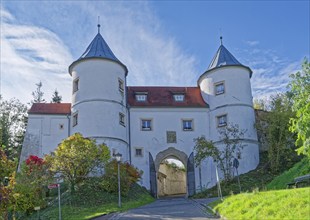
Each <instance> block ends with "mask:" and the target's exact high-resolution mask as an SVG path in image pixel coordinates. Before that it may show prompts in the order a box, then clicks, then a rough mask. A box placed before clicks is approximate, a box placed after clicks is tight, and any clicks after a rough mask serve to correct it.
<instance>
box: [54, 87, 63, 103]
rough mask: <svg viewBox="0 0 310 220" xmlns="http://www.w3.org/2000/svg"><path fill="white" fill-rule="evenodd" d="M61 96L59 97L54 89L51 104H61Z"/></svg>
mask: <svg viewBox="0 0 310 220" xmlns="http://www.w3.org/2000/svg"><path fill="white" fill-rule="evenodd" d="M61 101H62V96H60V95H59V93H58V91H57V89H55V91H54V93H53V96H52V103H61Z"/></svg>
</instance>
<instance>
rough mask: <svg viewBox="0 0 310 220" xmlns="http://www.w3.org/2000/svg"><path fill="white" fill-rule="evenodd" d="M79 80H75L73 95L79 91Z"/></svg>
mask: <svg viewBox="0 0 310 220" xmlns="http://www.w3.org/2000/svg"><path fill="white" fill-rule="evenodd" d="M79 81H80V80H79V78H76V79H75V80H73V93H75V92H76V91H78V90H79Z"/></svg>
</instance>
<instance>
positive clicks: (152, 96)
mask: <svg viewBox="0 0 310 220" xmlns="http://www.w3.org/2000/svg"><path fill="white" fill-rule="evenodd" d="M69 74H70V76H71V77H72V103H71V104H70V103H35V104H33V105H32V107H31V109H30V110H29V112H28V114H29V116H28V125H27V129H26V135H25V139H24V143H23V149H22V155H21V161H23V160H25V158H27V156H29V155H31V154H32V155H38V156H41V157H42V156H43V155H44V154H49V153H51V152H53V151H54V150H55V149H56V147H57V146H58V144H59V143H60V142H61V141H62V140H63V139H65V138H67V137H68V136H70V135H72V134H74V133H76V132H79V133H81V134H83V136H84V137H88V138H94V139H96V141H97V143H98V144H99V143H105V144H106V145H107V146H108V147H109V148H110V150H111V154H114V153H121V154H122V156H123V161H128V162H130V163H131V164H133V165H134V166H135V167H137V168H139V169H140V170H142V171H143V176H142V179H141V181H140V184H141V185H143V186H145V187H146V188H147V189H150V190H151V192H152V193H153V195H155V196H157V192H158V190H157V188H158V186H157V185H158V176H159V167H160V164H161V163H162V162H163V161H164V160H166V159H167V158H175V159H178V160H179V161H181V162H182V163H183V164H184V166H185V170H186V177H185V179H186V184H185V185H186V193H187V195H192V194H194V193H195V191H197V190H200V189H201V188H203V187H211V186H213V185H215V183H216V177H215V167H216V164H215V163H214V162H213V160H212V159H211V158H209V159H206V160H205V161H204V163H203V164H201V166H199V167H196V166H195V164H194V152H193V148H194V145H195V143H194V141H193V139H194V138H197V137H200V136H202V135H204V136H205V137H206V138H207V139H208V140H212V141H213V142H214V143H215V144H216V145H217V146H218V147H222V146H223V143H222V142H221V141H220V139H219V138H220V136H219V133H218V128H221V127H225V126H227V125H228V124H229V123H232V124H238V125H239V127H240V129H246V130H247V132H246V133H245V136H244V137H243V139H242V140H241V141H242V142H243V144H244V145H245V147H244V148H243V151H242V155H241V159H240V161H239V162H240V166H239V173H245V172H248V171H250V170H252V169H255V168H256V166H257V165H258V163H259V149H258V141H257V134H256V130H255V128H254V123H255V115H254V109H253V103H252V93H251V84H250V78H251V76H252V71H251V69H250V68H249V67H247V66H244V65H242V64H241V63H240V62H239V61H238V60H237V59H236V58H235V57H234V56H233V55H232V54H231V53H230V52H229V51H228V50H227V49H226V48H225V47H224V45H222V44H221V45H220V47H219V49H218V50H217V52H216V54H215V56H214V58H213V59H212V61H211V63H210V65H209V67H208V69H207V70H206V71H205V72H204V73H203V74H202V75H201V76H200V77H199V78H198V80H197V86H195V87H181V86H180V87H167V86H162V87H153V86H128V85H127V81H126V77H127V75H128V69H127V67H126V66H125V65H124V64H123V63H122V62H121V61H120V60H118V59H117V57H116V56H115V55H114V54H113V52H112V50H111V49H110V48H109V46H108V44H107V43H106V42H105V40H104V39H103V37H102V36H101V34H100V32H99V28H98V34H97V35H96V36H95V38H94V39H93V41H92V42H91V43H90V45H89V46H88V47H87V49H86V51H85V52H84V53H83V54H82V56H81V57H80V58H79V59H77V60H76V61H74V62H73V63H72V64H71V65H70V66H69Z"/></svg>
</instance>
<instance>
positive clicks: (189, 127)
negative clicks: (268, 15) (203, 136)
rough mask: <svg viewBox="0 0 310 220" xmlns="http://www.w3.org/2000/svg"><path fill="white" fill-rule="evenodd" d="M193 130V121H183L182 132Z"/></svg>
mask: <svg viewBox="0 0 310 220" xmlns="http://www.w3.org/2000/svg"><path fill="white" fill-rule="evenodd" d="M192 130H193V120H183V131H192Z"/></svg>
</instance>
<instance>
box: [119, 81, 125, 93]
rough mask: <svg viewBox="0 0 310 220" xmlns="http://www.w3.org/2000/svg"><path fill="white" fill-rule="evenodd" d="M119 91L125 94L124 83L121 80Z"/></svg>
mask: <svg viewBox="0 0 310 220" xmlns="http://www.w3.org/2000/svg"><path fill="white" fill-rule="evenodd" d="M118 89H119V91H120V92H121V93H124V81H123V80H121V79H120V78H119V79H118Z"/></svg>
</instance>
